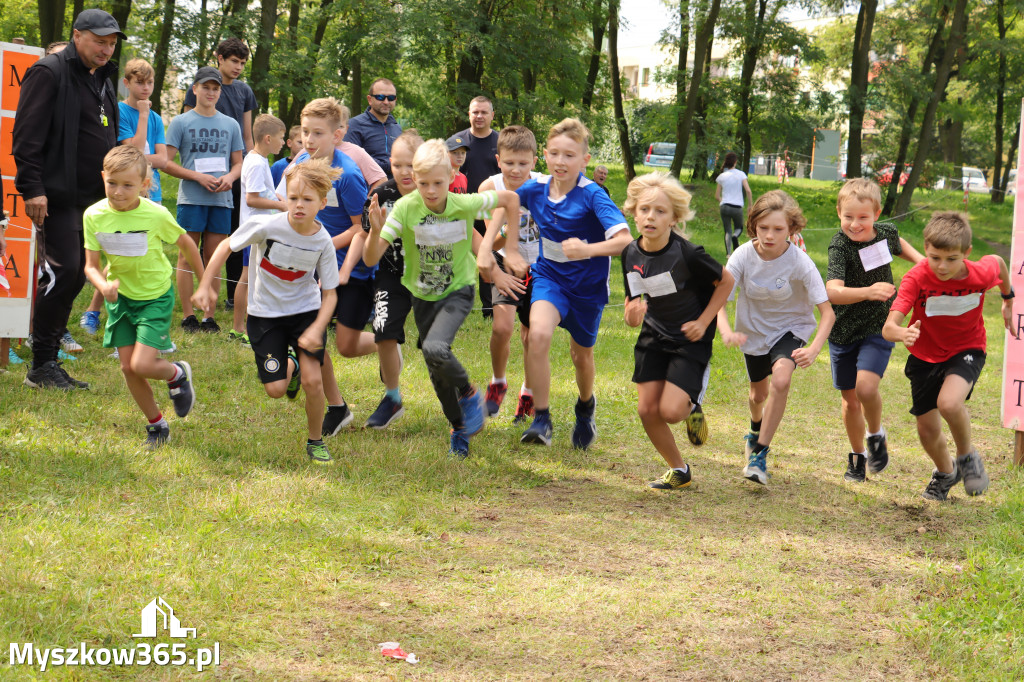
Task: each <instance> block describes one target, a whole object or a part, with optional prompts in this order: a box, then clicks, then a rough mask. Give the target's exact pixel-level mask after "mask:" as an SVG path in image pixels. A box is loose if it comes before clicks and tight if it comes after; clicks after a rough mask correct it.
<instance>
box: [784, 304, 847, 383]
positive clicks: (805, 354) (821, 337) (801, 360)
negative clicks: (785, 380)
mask: <svg viewBox="0 0 1024 682" xmlns="http://www.w3.org/2000/svg"><path fill="white" fill-rule="evenodd" d="M818 312H819V313H820V314H821V319H820V320H819V321H818V329H817V331H815V332H814V341H812V342H811V345H809V346H805V347H803V348H797V349H796V350H795V351H793V356H792V357H793V360H794V361H795V362H796V366H797V367H810V366H811V364H812V363H813V362H814V358H816V357H818V353H820V352H821V349H822V348H823V347H824V346H825V341H826V340H827V339H828V335H829V334H831V333H832V325H833V324H835V322H836V314H835V311H833V310H832V304H831V303H829V302H828V301H823V302H821V303H819V304H818Z"/></svg>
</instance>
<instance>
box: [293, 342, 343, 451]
mask: <svg viewBox="0 0 1024 682" xmlns="http://www.w3.org/2000/svg"><path fill="white" fill-rule="evenodd" d="M299 365H300V366H301V367H302V392H303V393H305V394H306V426H307V427H308V429H309V439H310V440H317V439H319V438H320V437H321V435H322V434H321V425H322V424H323V419H324V410H325V405H324V403H325V399H324V386H323V379H322V378H321V374H320V372H319V369H320V363H319V362H318V361H317V359H316V358H314V357H313V356H312V355H306V354H305V353H299ZM332 376H333V375H332ZM289 378H290V377H289Z"/></svg>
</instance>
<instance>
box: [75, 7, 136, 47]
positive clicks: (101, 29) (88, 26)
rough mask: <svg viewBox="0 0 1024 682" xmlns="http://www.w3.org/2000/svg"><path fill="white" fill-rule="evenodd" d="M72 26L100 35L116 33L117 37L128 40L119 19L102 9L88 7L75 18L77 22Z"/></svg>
mask: <svg viewBox="0 0 1024 682" xmlns="http://www.w3.org/2000/svg"><path fill="white" fill-rule="evenodd" d="M72 28H74V29H75V30H78V31H90V32H92V33H95V34H96V35H98V36H109V35H110V34H112V33H116V34H117V37H118V38H120V39H121V40H128V36H126V35H125V34H124V33H123V32H122V31H121V27H120V26H118V25H117V19H115V18H114V17H113V16H112V15H110V14H108V13H107V12H104V11H103V10H101V9H87V10H85V11H83V12H82V13H81V14H79V15H78V17H77V18H76V19H75V24H74V26H72Z"/></svg>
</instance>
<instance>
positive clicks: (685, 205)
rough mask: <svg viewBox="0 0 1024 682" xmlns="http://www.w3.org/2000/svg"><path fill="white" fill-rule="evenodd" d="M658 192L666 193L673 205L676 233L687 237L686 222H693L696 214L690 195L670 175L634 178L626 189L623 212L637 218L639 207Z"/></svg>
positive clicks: (654, 174)
mask: <svg viewBox="0 0 1024 682" xmlns="http://www.w3.org/2000/svg"><path fill="white" fill-rule="evenodd" d="M658 192H662V193H664V195H665V196H666V197H667V198H668V201H669V203H670V204H672V219H673V220H674V221H675V222H676V227H675V231H676V232H677V233H678V234H679V235H680V236H685V232H684V230H685V229H686V221H687V220H693V217H694V216H695V215H696V214H695V213H694V212H693V211H692V210H691V209H690V193H689V192H687V191H686V190H685V189H683V186H682V185H680V184H679V181H678V180H676V179H675V178H673V177H672V176H671V175H669V174H668V173H648V174H647V175H642V176H640V177H636V178H633V179H632V180H631V181H630V183H629V187H627V188H626V203H625V204H623V205H622V210H624V211H625V212H626V213H630V214H632V215H633V216H634V217H636V207H637V205H639V204H640V203H641V202H643V201H649V200H651V199H653V198H654V196H655V195H656V194H657V193H658Z"/></svg>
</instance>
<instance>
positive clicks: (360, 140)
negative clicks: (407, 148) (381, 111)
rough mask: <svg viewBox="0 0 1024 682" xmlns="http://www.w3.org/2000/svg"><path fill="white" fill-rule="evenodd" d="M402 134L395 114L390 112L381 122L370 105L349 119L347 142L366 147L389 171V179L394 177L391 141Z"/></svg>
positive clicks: (346, 134) (382, 168)
mask: <svg viewBox="0 0 1024 682" xmlns="http://www.w3.org/2000/svg"><path fill="white" fill-rule="evenodd" d="M401 134H402V126H400V125H398V121H396V120H395V117H394V116H392V115H391V114H388V118H387V120H386V121H384V123H381V122H380V120H379V119H378V118H377V117H376V116H374V115H373V112H372V111H371V110H370V107H366V111H364V112H363V113H361V114H359V115H358V116H353V117H352V118H350V119H349V121H348V132H347V133H345V142H351V143H352V144H356V145H359V146H360V147H362V148H363V149H365V150H366V153H367V154H369V155H370V156H372V157H373V160H374V161H376V162H377V164H378V165H379V166H380V167H381V170H383V171H384V172H385V173H387V176H388V179H391V178H392V177H394V176H393V175H392V174H391V143H392V142H394V141H395V138H396V137H398V136H399V135H401Z"/></svg>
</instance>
